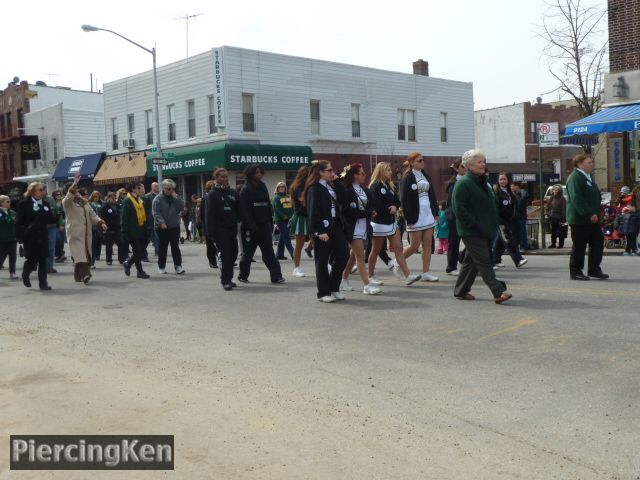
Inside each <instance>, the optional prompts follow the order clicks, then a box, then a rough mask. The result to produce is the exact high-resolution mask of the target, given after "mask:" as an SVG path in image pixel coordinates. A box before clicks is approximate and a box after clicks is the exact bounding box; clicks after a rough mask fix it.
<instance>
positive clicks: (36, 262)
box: [16, 182, 55, 290]
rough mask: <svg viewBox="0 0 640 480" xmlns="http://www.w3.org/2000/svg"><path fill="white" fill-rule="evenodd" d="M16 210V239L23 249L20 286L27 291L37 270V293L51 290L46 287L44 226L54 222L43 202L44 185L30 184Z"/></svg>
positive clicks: (50, 211)
mask: <svg viewBox="0 0 640 480" xmlns="http://www.w3.org/2000/svg"><path fill="white" fill-rule="evenodd" d="M24 197H25V198H24V200H22V201H21V202H20V203H19V204H18V207H17V209H16V238H17V240H18V242H19V243H21V244H22V245H23V247H24V256H25V262H24V267H23V269H22V282H23V283H24V285H25V287H31V280H29V275H31V272H33V271H34V270H36V269H37V270H38V284H39V286H40V290H51V287H50V286H49V284H48V283H47V257H49V235H48V230H47V224H50V223H53V222H55V219H54V215H53V210H52V207H51V205H49V203H48V202H47V201H46V200H44V197H45V186H44V183H40V182H33V183H31V184H29V187H28V188H27V191H26V192H25V194H24Z"/></svg>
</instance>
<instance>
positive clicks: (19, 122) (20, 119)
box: [18, 108, 24, 128]
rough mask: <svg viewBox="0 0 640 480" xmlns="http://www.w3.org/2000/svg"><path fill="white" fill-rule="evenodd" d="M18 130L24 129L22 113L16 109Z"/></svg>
mask: <svg viewBox="0 0 640 480" xmlns="http://www.w3.org/2000/svg"><path fill="white" fill-rule="evenodd" d="M18 128H24V111H23V110H22V109H21V108H19V109H18Z"/></svg>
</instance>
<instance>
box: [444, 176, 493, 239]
mask: <svg viewBox="0 0 640 480" xmlns="http://www.w3.org/2000/svg"><path fill="white" fill-rule="evenodd" d="M451 203H452V208H453V213H454V214H455V216H456V227H457V229H458V234H459V235H460V236H461V237H482V238H486V239H488V240H492V239H493V238H494V237H495V236H496V232H497V231H498V210H497V207H496V201H495V198H494V196H493V190H492V189H491V188H489V186H488V185H487V181H486V179H485V177H484V176H480V177H479V176H478V175H475V174H474V173H471V172H467V174H466V175H465V176H464V177H462V178H461V179H460V180H458V181H457V182H456V184H455V187H454V188H453V194H452V196H451Z"/></svg>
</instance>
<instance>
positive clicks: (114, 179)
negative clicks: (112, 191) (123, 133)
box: [93, 152, 147, 185]
mask: <svg viewBox="0 0 640 480" xmlns="http://www.w3.org/2000/svg"><path fill="white" fill-rule="evenodd" d="M146 175H147V158H146V155H145V154H144V153H143V152H139V153H131V154H129V153H125V154H122V155H111V156H109V157H107V158H106V159H105V161H104V162H103V164H102V167H100V170H98V173H97V174H96V176H95V178H94V179H93V183H94V184H96V185H119V184H122V183H127V182H133V181H143V180H144V178H145V176H146Z"/></svg>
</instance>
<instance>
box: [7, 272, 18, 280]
mask: <svg viewBox="0 0 640 480" xmlns="http://www.w3.org/2000/svg"><path fill="white" fill-rule="evenodd" d="M9 278H10V279H11V280H17V279H18V274H17V273H10V274H9Z"/></svg>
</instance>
